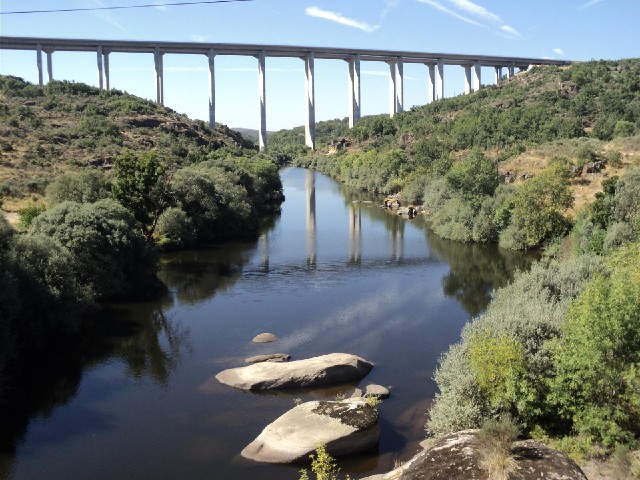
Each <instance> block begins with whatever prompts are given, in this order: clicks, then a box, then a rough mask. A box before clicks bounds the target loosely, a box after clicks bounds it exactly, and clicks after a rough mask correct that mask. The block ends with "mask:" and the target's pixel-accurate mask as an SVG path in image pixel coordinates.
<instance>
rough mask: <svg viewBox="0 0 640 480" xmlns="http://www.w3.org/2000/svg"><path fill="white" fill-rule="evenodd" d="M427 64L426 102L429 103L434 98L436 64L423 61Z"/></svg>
mask: <svg viewBox="0 0 640 480" xmlns="http://www.w3.org/2000/svg"><path fill="white" fill-rule="evenodd" d="M425 65H426V66H427V72H428V75H427V102H429V103H431V102H433V101H434V100H435V99H436V65H435V63H425Z"/></svg>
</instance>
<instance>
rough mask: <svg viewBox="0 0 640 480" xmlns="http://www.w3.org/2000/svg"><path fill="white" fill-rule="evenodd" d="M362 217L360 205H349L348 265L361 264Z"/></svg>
mask: <svg viewBox="0 0 640 480" xmlns="http://www.w3.org/2000/svg"><path fill="white" fill-rule="evenodd" d="M361 246H362V216H361V210H360V205H358V204H356V203H352V204H351V208H349V265H360V264H361V262H362V248H361Z"/></svg>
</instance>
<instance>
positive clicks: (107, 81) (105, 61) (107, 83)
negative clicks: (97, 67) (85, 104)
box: [102, 50, 111, 92]
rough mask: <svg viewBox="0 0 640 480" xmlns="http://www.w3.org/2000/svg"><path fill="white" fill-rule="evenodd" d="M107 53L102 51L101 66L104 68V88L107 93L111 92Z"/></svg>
mask: <svg viewBox="0 0 640 480" xmlns="http://www.w3.org/2000/svg"><path fill="white" fill-rule="evenodd" d="M109 53H110V52H105V51H104V50H103V51H102V56H103V66H104V88H105V90H106V91H107V92H108V91H109V90H111V80H110V78H109Z"/></svg>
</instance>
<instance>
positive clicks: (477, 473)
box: [362, 430, 587, 480]
mask: <svg viewBox="0 0 640 480" xmlns="http://www.w3.org/2000/svg"><path fill="white" fill-rule="evenodd" d="M511 455H512V457H513V459H514V460H515V467H514V470H513V471H512V472H511V473H510V474H509V479H510V480H540V479H553V480H587V477H586V476H585V475H584V473H583V472H582V470H580V467H578V465H576V464H575V462H573V460H571V459H570V458H569V457H568V456H566V455H565V454H563V453H560V452H558V451H557V450H554V449H552V448H549V447H547V446H546V445H543V444H541V443H539V442H535V441H533V440H525V441H520V442H514V443H513V444H512V446H511ZM481 459H482V444H481V442H480V440H478V437H477V436H476V430H464V431H461V432H457V433H454V434H452V435H448V436H446V437H444V438H442V439H440V440H438V441H437V442H436V443H435V444H433V445H432V446H431V447H429V448H426V449H425V450H423V451H422V452H420V453H418V454H417V455H416V456H414V457H413V458H412V459H411V460H409V461H408V462H407V463H405V464H404V465H402V466H401V467H398V468H396V469H395V470H393V471H391V472H389V473H387V474H384V475H374V476H371V477H367V478H366V479H362V480H436V479H442V480H444V479H446V480H490V476H489V474H488V472H487V471H486V470H485V469H483V468H482V466H481Z"/></svg>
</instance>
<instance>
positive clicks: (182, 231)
mask: <svg viewBox="0 0 640 480" xmlns="http://www.w3.org/2000/svg"><path fill="white" fill-rule="evenodd" d="M154 238H155V240H156V242H157V243H158V246H159V247H161V248H162V249H164V250H175V249H179V248H184V247H189V246H191V245H193V244H194V243H195V240H196V232H195V228H194V227H193V223H192V222H191V220H190V219H189V217H188V216H187V214H186V213H184V212H183V211H182V210H180V209H179V208H175V207H170V208H168V209H166V210H165V211H164V212H162V214H161V215H160V217H159V218H158V224H157V225H156V229H155V232H154Z"/></svg>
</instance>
